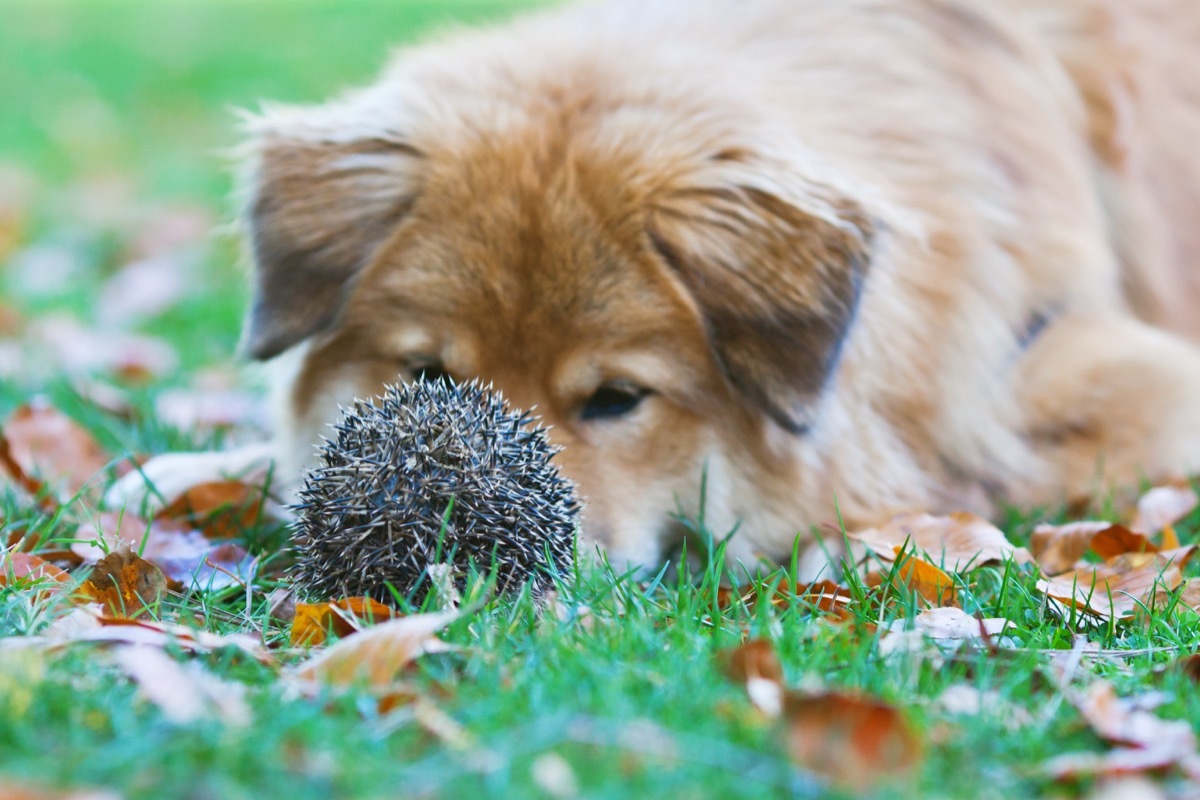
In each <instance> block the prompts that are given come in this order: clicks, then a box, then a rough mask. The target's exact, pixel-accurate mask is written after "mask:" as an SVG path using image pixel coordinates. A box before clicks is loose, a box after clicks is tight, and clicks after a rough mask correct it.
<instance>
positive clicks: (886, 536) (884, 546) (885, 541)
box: [848, 513, 1028, 572]
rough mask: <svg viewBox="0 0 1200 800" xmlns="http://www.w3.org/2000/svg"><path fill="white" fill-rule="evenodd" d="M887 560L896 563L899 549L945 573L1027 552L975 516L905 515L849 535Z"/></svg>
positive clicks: (1024, 555) (1021, 557) (1018, 557)
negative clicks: (921, 557)
mask: <svg viewBox="0 0 1200 800" xmlns="http://www.w3.org/2000/svg"><path fill="white" fill-rule="evenodd" d="M848 535H849V537H850V538H851V539H853V540H856V541H859V542H862V543H863V544H865V545H866V546H867V547H868V548H869V549H870V550H872V551H873V552H875V553H876V554H877V555H879V556H880V557H881V558H884V559H886V560H895V555H894V554H896V553H899V552H900V549H901V548H905V550H906V552H911V551H913V550H914V549H915V550H916V552H917V553H923V554H924V556H925V557H924V558H923V560H925V561H927V562H929V563H930V564H933V565H939V566H940V567H941V568H942V569H944V570H946V571H948V572H964V571H966V570H968V569H973V568H975V567H979V566H982V565H984V564H991V563H995V562H999V561H1006V560H1008V559H1010V558H1011V559H1015V560H1017V561H1018V562H1021V561H1025V560H1027V559H1028V553H1026V552H1025V551H1024V550H1022V549H1020V548H1017V547H1014V546H1013V545H1012V543H1010V542H1009V541H1008V539H1007V538H1006V537H1005V536H1004V532H1003V531H1001V530H1000V529H999V528H997V527H996V526H995V525H993V524H992V523H990V522H988V521H987V520H985V519H983V518H982V517H978V516H975V515H974V514H966V513H957V514H951V515H949V516H945V517H935V516H931V515H929V514H905V515H902V516H899V517H895V518H894V519H892V520H891V521H889V522H887V523H885V524H884V525H882V526H880V527H878V528H870V529H868V530H864V531H858V532H856V533H851V534H848Z"/></svg>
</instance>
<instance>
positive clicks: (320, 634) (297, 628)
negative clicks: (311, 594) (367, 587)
mask: <svg viewBox="0 0 1200 800" xmlns="http://www.w3.org/2000/svg"><path fill="white" fill-rule="evenodd" d="M396 613H397V612H396V610H395V609H394V608H391V607H390V606H385V605H384V604H383V603H380V602H378V601H375V600H372V599H370V598H367V597H349V598H346V599H345V600H335V601H333V602H331V603H296V612H295V614H296V615H295V617H294V619H293V620H292V635H291V642H292V646H293V647H296V646H300V645H309V646H311V645H318V644H324V643H325V640H326V638H327V636H328V634H329V632H331V631H332V632H333V633H334V634H335V635H336V636H337V637H338V638H339V639H341V638H345V637H346V636H349V635H350V634H352V633H354V632H355V631H358V630H361V629H362V627H363V623H364V622H379V621H382V620H385V619H392V618H393V617H395V616H396Z"/></svg>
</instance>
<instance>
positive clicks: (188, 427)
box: [154, 389, 268, 431]
mask: <svg viewBox="0 0 1200 800" xmlns="http://www.w3.org/2000/svg"><path fill="white" fill-rule="evenodd" d="M154 408H155V413H156V414H157V416H158V418H159V419H160V420H161V421H162V422H163V423H164V424H167V425H171V426H173V427H175V428H178V429H179V430H183V431H195V430H199V429H205V430H212V429H226V428H242V427H249V428H256V429H259V428H264V427H266V426H267V424H268V420H267V412H266V409H265V407H264V405H263V402H262V399H261V398H260V397H258V396H257V395H255V394H253V393H251V392H246V391H241V390H237V389H208V390H205V389H194V390H186V389H175V390H170V391H165V392H162V393H161V394H159V395H158V399H157V400H156V401H155V404H154Z"/></svg>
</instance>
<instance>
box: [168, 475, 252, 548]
mask: <svg viewBox="0 0 1200 800" xmlns="http://www.w3.org/2000/svg"><path fill="white" fill-rule="evenodd" d="M262 501H263V490H262V487H261V486H251V485H250V484H247V483H243V482H242V481H232V480H229V481H211V482H208V483H200V484H197V485H196V486H193V487H191V488H190V489H188V490H187V491H185V492H184V493H183V494H181V495H180V496H179V497H177V498H175V499H174V500H172V501H171V502H170V503H169V504H168V505H167V506H165V507H164V508H162V509H161V510H159V512H158V513H157V514H155V515H154V519H155V521H157V522H162V523H171V524H174V525H176V526H179V527H184V528H189V529H194V530H199V531H201V532H202V533H203V534H204V535H205V536H207V537H208V538H209V539H232V538H234V537H237V536H241V535H242V534H243V533H245V531H246V530H247V529H248V528H251V527H253V526H254V524H255V523H256V522H257V521H258V520H259V518H260V517H261V516H262Z"/></svg>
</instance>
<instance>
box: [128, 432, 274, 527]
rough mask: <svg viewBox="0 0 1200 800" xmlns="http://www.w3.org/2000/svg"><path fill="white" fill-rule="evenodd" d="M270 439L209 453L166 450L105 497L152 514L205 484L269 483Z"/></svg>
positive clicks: (272, 449) (271, 461)
mask: <svg viewBox="0 0 1200 800" xmlns="http://www.w3.org/2000/svg"><path fill="white" fill-rule="evenodd" d="M275 461H276V456H275V446H274V444H272V443H269V442H262V443H255V444H250V445H245V446H243V447H236V448H233V449H231V450H223V451H219V452H215V453H214V452H207V453H166V454H164V455H161V456H155V457H154V458H152V459H150V460H149V461H147V462H146V463H145V464H143V465H142V466H141V467H140V468H139V469H137V470H135V471H134V472H131V473H129V474H128V475H125V476H124V477H122V478H121V479H120V480H118V481H117V482H116V483H114V484H113V485H112V487H111V488H109V490H108V492H107V493H106V494H105V496H104V500H105V503H106V505H107V506H108V507H109V508H115V509H120V508H127V509H129V510H130V511H132V512H145V513H152V512H153V511H155V510H157V509H158V508H161V507H163V506H164V505H168V504H170V503H171V502H172V501H173V500H175V499H177V498H178V497H179V496H180V495H182V494H183V493H184V492H186V491H187V490H188V489H190V488H192V487H193V486H196V485H197V484H201V483H208V482H211V481H222V480H241V481H244V482H246V483H250V484H255V485H265V484H266V483H267V482H268V481H269V480H270V479H271V477H272V473H273V471H274V468H275Z"/></svg>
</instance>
